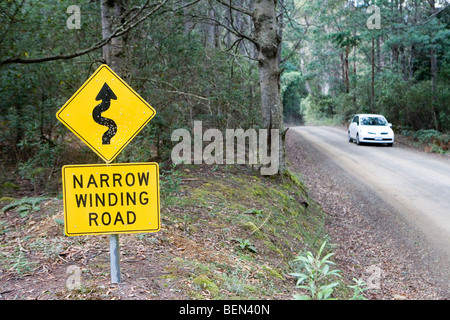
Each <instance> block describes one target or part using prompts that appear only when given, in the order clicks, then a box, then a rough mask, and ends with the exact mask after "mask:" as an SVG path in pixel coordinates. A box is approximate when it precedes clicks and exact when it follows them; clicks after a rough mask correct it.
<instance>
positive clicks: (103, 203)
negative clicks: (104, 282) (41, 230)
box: [62, 162, 161, 236]
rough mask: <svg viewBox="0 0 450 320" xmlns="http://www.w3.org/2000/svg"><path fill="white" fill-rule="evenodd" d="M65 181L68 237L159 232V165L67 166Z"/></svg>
mask: <svg viewBox="0 0 450 320" xmlns="http://www.w3.org/2000/svg"><path fill="white" fill-rule="evenodd" d="M62 178H63V196H64V224H65V233H66V235H68V236H79V235H91V234H113V233H143V232H157V231H159V230H160V225H161V223H160V209H159V208H160V203H159V166H158V164H157V163H153V162H151V163H117V164H87V165H68V166H64V167H63V168H62Z"/></svg>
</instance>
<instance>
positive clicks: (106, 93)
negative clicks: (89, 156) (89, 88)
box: [92, 82, 117, 144]
mask: <svg viewBox="0 0 450 320" xmlns="http://www.w3.org/2000/svg"><path fill="white" fill-rule="evenodd" d="M95 100H96V101H99V100H102V102H101V103H100V104H98V105H97V106H96V107H95V108H94V110H93V111H92V118H93V119H94V121H95V122H96V123H98V124H99V125H102V126H105V127H108V130H107V131H106V132H105V133H104V134H103V136H102V144H110V142H111V138H112V137H114V136H115V135H116V133H117V125H116V123H115V122H114V121H113V120H111V119H108V118H105V117H102V113H103V112H105V111H106V110H108V109H109V107H110V106H111V100H117V97H116V95H115V94H114V92H113V91H112V90H111V88H110V87H109V86H108V84H107V83H106V82H105V84H104V85H103V87H102V88H101V89H100V92H99V93H98V95H97V97H96V98H95Z"/></svg>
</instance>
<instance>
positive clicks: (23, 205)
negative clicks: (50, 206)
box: [2, 197, 48, 218]
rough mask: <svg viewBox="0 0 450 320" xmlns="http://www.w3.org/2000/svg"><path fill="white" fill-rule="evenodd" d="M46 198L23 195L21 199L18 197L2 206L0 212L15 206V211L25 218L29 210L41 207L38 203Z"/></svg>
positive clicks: (32, 210)
mask: <svg viewBox="0 0 450 320" xmlns="http://www.w3.org/2000/svg"><path fill="white" fill-rule="evenodd" d="M47 199H48V198H45V197H34V198H29V197H25V198H22V199H18V200H16V201H14V202H12V203H10V204H8V205H6V206H4V207H3V208H2V212H7V211H9V210H12V209H14V208H17V212H18V213H19V215H20V217H21V218H25V217H26V216H27V215H29V214H30V213H31V212H37V211H39V210H41V207H40V206H39V204H40V203H41V202H42V201H44V200H47Z"/></svg>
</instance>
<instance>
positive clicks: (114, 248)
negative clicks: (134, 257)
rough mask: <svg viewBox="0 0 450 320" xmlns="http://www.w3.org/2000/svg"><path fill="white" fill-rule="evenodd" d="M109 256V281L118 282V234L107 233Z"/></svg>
mask: <svg viewBox="0 0 450 320" xmlns="http://www.w3.org/2000/svg"><path fill="white" fill-rule="evenodd" d="M109 258H110V266H111V283H120V262H119V261H120V254H119V235H118V234H110V235H109Z"/></svg>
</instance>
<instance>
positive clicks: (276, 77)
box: [253, 0, 286, 174]
mask: <svg viewBox="0 0 450 320" xmlns="http://www.w3.org/2000/svg"><path fill="white" fill-rule="evenodd" d="M276 5H277V0H256V1H255V3H254V11H253V23H254V26H255V40H256V43H257V44H256V47H257V51H258V56H257V58H258V66H259V83H260V88H261V111H262V122H263V127H264V128H265V129H267V130H268V146H271V141H272V139H275V138H278V139H279V169H278V174H281V173H283V172H284V171H285V170H286V164H285V157H284V143H283V142H284V141H283V139H282V137H283V136H284V134H283V133H284V126H283V105H282V102H281V91H280V59H279V57H278V55H279V54H280V53H281V51H280V50H279V47H280V45H281V38H280V36H279V32H278V22H277V13H276ZM271 129H278V130H279V135H278V137H272V136H271Z"/></svg>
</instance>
